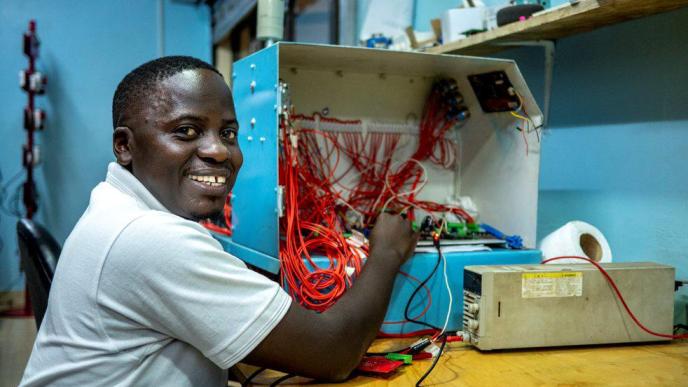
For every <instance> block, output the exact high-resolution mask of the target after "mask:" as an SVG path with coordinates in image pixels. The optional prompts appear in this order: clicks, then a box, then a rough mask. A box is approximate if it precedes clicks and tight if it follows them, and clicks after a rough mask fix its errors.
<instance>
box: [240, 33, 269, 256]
mask: <svg viewBox="0 0 688 387" xmlns="http://www.w3.org/2000/svg"><path fill="white" fill-rule="evenodd" d="M278 47H279V45H274V46H271V47H269V48H266V49H264V50H261V51H259V52H257V53H255V54H253V55H250V56H248V57H246V58H244V59H241V60H239V61H238V62H236V63H235V64H234V74H233V75H232V78H233V79H234V83H233V85H234V87H233V89H234V98H235V101H236V113H237V118H238V121H239V127H240V133H239V146H240V147H241V150H242V152H243V154H244V167H243V168H242V169H241V172H240V173H239V177H238V179H237V182H236V185H235V186H234V189H233V191H232V193H233V194H234V197H233V199H232V223H233V226H234V235H233V238H232V239H233V243H234V244H236V245H239V246H243V247H244V248H246V249H247V251H249V250H251V251H256V252H258V253H262V254H265V255H267V256H269V257H275V258H276V257H278V247H279V244H278V232H279V229H278V226H279V224H278V214H277V186H278V181H277V178H278V170H277V163H278V157H277V155H278V153H277V152H278V143H277V142H278V133H277V131H278V122H277V110H276V106H277V105H278V103H279V102H278V93H277V83H278V67H279V59H278V55H279V54H278ZM241 258H242V259H244V258H245V257H244V256H243V255H241ZM257 266H260V265H257Z"/></svg>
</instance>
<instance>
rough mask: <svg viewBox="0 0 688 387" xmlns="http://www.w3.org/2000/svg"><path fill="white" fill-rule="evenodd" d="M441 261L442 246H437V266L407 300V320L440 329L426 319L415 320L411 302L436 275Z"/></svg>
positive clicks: (405, 309)
mask: <svg viewBox="0 0 688 387" xmlns="http://www.w3.org/2000/svg"><path fill="white" fill-rule="evenodd" d="M441 261H442V256H441V254H440V248H439V246H438V247H437V262H436V263H435V267H434V268H433V269H432V271H431V272H430V274H429V275H428V276H427V278H425V280H423V282H421V283H420V284H419V285H418V287H416V289H415V290H414V291H413V293H411V297H409V299H408V302H406V307H405V308H404V319H406V321H410V322H414V323H416V324H420V325H424V326H426V327H429V328H432V329H436V330H440V328H439V327H436V326H434V325H432V324H428V323H426V322H425V321H419V320H415V319H413V318H411V316H409V309H410V308H411V302H412V301H413V299H414V298H415V297H416V294H418V292H419V291H420V290H421V289H422V288H423V286H425V284H426V283H427V282H428V281H430V278H432V276H434V275H435V272H437V268H438V267H439V266H440V262H441Z"/></svg>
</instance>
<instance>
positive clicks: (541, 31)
mask: <svg viewBox="0 0 688 387" xmlns="http://www.w3.org/2000/svg"><path fill="white" fill-rule="evenodd" d="M687 5H688V0H581V1H580V2H579V3H577V4H576V5H568V4H567V5H566V6H563V7H560V8H556V9H553V10H551V11H545V12H543V13H542V14H540V15H537V16H534V17H532V18H530V19H528V20H525V21H522V22H516V23H512V24H508V25H505V26H502V27H499V28H495V29H493V30H490V31H486V32H482V33H479V34H475V35H472V36H469V37H468V38H466V39H462V40H458V41H455V42H451V43H447V44H445V45H441V46H437V47H432V48H429V49H428V50H427V52H430V53H434V54H460V55H487V54H492V53H495V52H498V51H501V50H505V49H507V48H509V43H514V42H523V41H534V40H553V39H559V38H564V37H567V36H571V35H575V34H579V33H581V32H586V31H591V30H594V29H596V28H600V27H604V26H608V25H612V24H615V23H620V22H623V21H626V20H632V19H637V18H641V17H645V16H650V15H654V14H658V13H662V12H666V11H671V10H675V9H678V8H681V7H684V6H687ZM512 45H513V44H512Z"/></svg>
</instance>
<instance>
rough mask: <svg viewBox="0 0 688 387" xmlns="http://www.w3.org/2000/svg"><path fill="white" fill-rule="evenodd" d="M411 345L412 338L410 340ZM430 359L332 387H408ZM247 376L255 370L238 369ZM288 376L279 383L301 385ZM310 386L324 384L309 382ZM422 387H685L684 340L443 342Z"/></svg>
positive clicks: (266, 375)
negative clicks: (488, 346)
mask: <svg viewBox="0 0 688 387" xmlns="http://www.w3.org/2000/svg"><path fill="white" fill-rule="evenodd" d="M412 341H413V340H412ZM408 343H409V341H408V340H406V341H405V340H378V341H376V342H375V343H374V344H373V347H372V348H371V350H373V351H386V350H391V349H394V348H400V347H403V346H404V345H406V344H408ZM430 363H431V361H430V360H423V361H416V362H414V363H413V364H412V365H409V366H405V367H402V368H401V369H400V371H399V372H398V373H397V374H395V375H394V376H392V377H390V378H389V379H386V380H385V379H376V378H370V377H365V376H356V377H354V378H352V379H350V380H349V381H347V382H345V383H343V384H333V386H342V385H350V386H359V385H364V384H365V385H372V386H413V385H415V383H416V381H417V380H418V378H420V376H421V375H422V374H423V373H425V371H426V370H427V368H428V367H429V366H430ZM240 368H241V369H242V371H245V372H247V373H250V372H251V370H254V369H255V367H250V366H244V365H242V366H241V367H240ZM281 375H284V374H281V373H277V372H273V371H266V372H263V373H261V374H260V375H259V376H258V377H256V378H255V379H254V382H255V384H256V385H262V384H270V383H271V382H273V381H275V380H277V378H278V377H280V376H281ZM307 381H308V380H307V379H303V378H292V379H289V380H287V381H286V382H285V383H283V384H280V385H295V384H301V383H306V382H307ZM309 385H327V384H310V383H309ZM423 385H425V386H441V385H445V386H481V385H511V386H532V385H576V386H580V385H605V386H606V385H637V386H648V385H651V386H657V385H662V386H688V340H683V341H677V342H673V343H667V344H642V345H607V346H590V347H568V348H556V349H537V350H512V351H493V352H480V351H478V350H476V349H475V348H473V347H470V346H468V345H465V344H463V343H448V344H447V347H446V348H445V353H444V354H443V355H442V358H441V359H440V361H439V363H438V364H437V366H436V367H435V370H434V371H433V372H432V374H430V376H429V377H428V378H427V379H426V380H425V381H424V383H423Z"/></svg>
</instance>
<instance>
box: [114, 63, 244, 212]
mask: <svg viewBox="0 0 688 387" xmlns="http://www.w3.org/2000/svg"><path fill="white" fill-rule="evenodd" d="M151 96H152V97H151V100H150V101H145V102H144V103H143V104H142V105H144V106H141V107H139V108H136V109H135V110H134V111H133V112H131V113H130V116H131V120H130V124H129V125H128V126H129V128H130V137H131V139H130V143H129V152H130V164H129V167H130V170H131V172H132V173H133V174H134V176H136V178H138V179H139V181H141V183H143V185H144V186H146V188H147V189H148V190H149V191H150V192H151V193H152V194H153V195H154V196H155V197H156V198H157V199H158V200H159V201H160V202H161V203H162V204H163V205H164V206H165V207H166V208H167V209H168V210H170V211H171V212H172V213H174V214H176V215H179V216H182V217H184V218H187V219H194V220H198V219H203V218H208V217H211V216H213V215H216V214H217V213H218V212H220V211H221V210H222V207H223V205H224V201H225V197H226V196H227V194H228V193H229V191H230V190H231V188H232V187H233V186H234V182H235V180H236V176H237V173H238V172H239V168H240V167H241V164H242V162H243V157H242V155H241V151H240V150H239V145H238V138H237V131H238V124H237V120H236V114H235V112H234V103H233V101H232V95H231V93H230V91H229V88H228V87H227V85H226V84H225V83H224V81H223V80H222V77H220V76H219V75H218V74H216V73H214V72H212V71H209V70H204V69H196V70H185V71H182V72H180V73H177V74H175V75H174V76H172V77H169V78H167V79H165V80H163V81H161V82H159V83H158V90H157V92H156V91H152V92H151ZM116 132H117V131H116ZM115 153H116V154H117V155H118V157H117V158H118V161H119V162H120V164H126V157H124V158H122V157H120V156H121V155H120V153H118V151H117V133H115ZM123 160H125V161H124V163H123Z"/></svg>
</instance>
